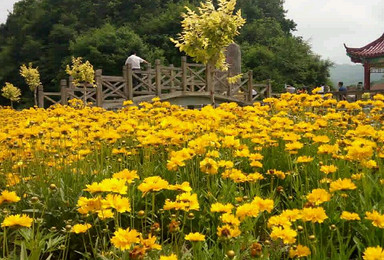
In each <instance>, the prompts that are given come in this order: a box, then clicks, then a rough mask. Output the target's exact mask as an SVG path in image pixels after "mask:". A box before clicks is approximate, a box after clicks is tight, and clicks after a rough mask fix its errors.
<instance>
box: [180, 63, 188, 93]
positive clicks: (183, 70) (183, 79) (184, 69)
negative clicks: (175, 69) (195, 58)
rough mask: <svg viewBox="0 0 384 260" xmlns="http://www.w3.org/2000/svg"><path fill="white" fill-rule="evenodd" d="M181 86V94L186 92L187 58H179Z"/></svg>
mask: <svg viewBox="0 0 384 260" xmlns="http://www.w3.org/2000/svg"><path fill="white" fill-rule="evenodd" d="M181 85H182V88H183V92H187V57H185V56H182V57H181Z"/></svg>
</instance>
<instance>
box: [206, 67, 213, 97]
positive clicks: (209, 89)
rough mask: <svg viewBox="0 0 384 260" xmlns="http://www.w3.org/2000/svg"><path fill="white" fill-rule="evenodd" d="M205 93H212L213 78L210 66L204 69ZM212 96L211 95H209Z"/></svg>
mask: <svg viewBox="0 0 384 260" xmlns="http://www.w3.org/2000/svg"><path fill="white" fill-rule="evenodd" d="M205 68H206V69H205V88H206V89H205V91H206V92H212V91H213V77H212V67H211V65H210V64H207V65H206V67H205ZM211 94H212V93H211Z"/></svg>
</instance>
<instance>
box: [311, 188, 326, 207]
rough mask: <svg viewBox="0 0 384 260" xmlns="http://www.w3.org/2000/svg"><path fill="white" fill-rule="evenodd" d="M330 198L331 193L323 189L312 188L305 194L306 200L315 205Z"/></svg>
mask: <svg viewBox="0 0 384 260" xmlns="http://www.w3.org/2000/svg"><path fill="white" fill-rule="evenodd" d="M330 199H331V194H329V193H328V192H327V191H326V190H324V189H314V190H312V192H311V193H309V194H308V195H307V200H308V201H309V202H311V203H313V204H315V205H320V204H322V203H323V202H327V201H329V200H330Z"/></svg>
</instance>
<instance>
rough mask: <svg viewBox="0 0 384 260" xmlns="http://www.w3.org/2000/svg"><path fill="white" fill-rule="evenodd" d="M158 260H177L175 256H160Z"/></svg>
mask: <svg viewBox="0 0 384 260" xmlns="http://www.w3.org/2000/svg"><path fill="white" fill-rule="evenodd" d="M160 260H177V256H176V255H175V254H171V255H169V256H165V255H162V256H160Z"/></svg>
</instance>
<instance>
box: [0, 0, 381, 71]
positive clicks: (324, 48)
mask: <svg viewBox="0 0 384 260" xmlns="http://www.w3.org/2000/svg"><path fill="white" fill-rule="evenodd" d="M15 2H17V0H0V23H4V22H5V20H6V19H7V15H8V11H12V6H13V4H14V3H15ZM383 2H384V0H285V9H286V10H287V11H288V13H287V16H288V18H290V19H293V20H294V21H295V22H296V23H297V32H295V34H296V35H299V36H302V37H303V38H304V39H305V40H308V41H309V42H310V44H311V45H312V47H313V51H314V52H315V53H318V54H320V55H321V56H322V57H323V58H329V59H331V60H332V61H334V62H336V63H339V64H341V63H351V62H350V60H349V58H348V57H347V56H346V54H345V49H344V46H343V43H345V44H347V46H349V47H362V46H364V45H366V44H367V43H369V42H371V41H373V40H375V39H377V38H379V37H380V36H381V35H382V34H383V33H384V4H383Z"/></svg>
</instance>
